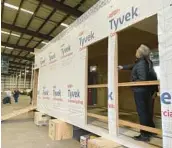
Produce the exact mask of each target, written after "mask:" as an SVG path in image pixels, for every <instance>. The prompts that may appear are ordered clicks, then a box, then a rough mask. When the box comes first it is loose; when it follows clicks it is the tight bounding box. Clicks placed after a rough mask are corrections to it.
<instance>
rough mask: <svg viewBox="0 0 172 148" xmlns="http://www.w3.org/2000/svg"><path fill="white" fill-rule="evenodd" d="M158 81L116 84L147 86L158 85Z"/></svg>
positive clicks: (121, 84)
mask: <svg viewBox="0 0 172 148" xmlns="http://www.w3.org/2000/svg"><path fill="white" fill-rule="evenodd" d="M159 84H160V83H159V81H139V82H124V83H118V86H119V87H121V86H148V85H159Z"/></svg>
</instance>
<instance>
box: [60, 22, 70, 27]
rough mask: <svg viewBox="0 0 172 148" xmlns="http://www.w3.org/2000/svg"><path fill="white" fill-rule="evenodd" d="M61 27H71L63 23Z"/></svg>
mask: <svg viewBox="0 0 172 148" xmlns="http://www.w3.org/2000/svg"><path fill="white" fill-rule="evenodd" d="M60 25H61V26H64V27H66V28H67V27H69V25H68V24H65V23H61V24H60Z"/></svg>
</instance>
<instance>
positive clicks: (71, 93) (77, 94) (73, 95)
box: [68, 89, 80, 99]
mask: <svg viewBox="0 0 172 148" xmlns="http://www.w3.org/2000/svg"><path fill="white" fill-rule="evenodd" d="M68 97H69V98H70V99H71V98H80V91H79V90H77V91H72V90H70V89H69V90H68Z"/></svg>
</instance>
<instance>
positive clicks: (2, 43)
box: [1, 42, 34, 52]
mask: <svg viewBox="0 0 172 148" xmlns="http://www.w3.org/2000/svg"><path fill="white" fill-rule="evenodd" d="M1 45H2V46H8V47H12V48H16V49H21V50H25V51H29V52H34V49H33V48H29V47H25V46H19V45H15V44H10V43H6V42H1Z"/></svg>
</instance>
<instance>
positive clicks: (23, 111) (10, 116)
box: [1, 105, 36, 121]
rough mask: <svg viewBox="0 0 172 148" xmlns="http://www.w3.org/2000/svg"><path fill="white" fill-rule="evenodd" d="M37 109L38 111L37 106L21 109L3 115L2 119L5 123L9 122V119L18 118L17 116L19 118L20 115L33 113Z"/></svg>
mask: <svg viewBox="0 0 172 148" xmlns="http://www.w3.org/2000/svg"><path fill="white" fill-rule="evenodd" d="M35 109H36V107H35V106H32V105H30V106H28V107H26V108H23V109H19V110H15V111H13V112H12V113H9V114H6V115H3V116H2V117H1V121H4V120H7V119H10V118H13V117H16V116H18V115H21V114H24V113H27V112H29V111H32V110H35Z"/></svg>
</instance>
